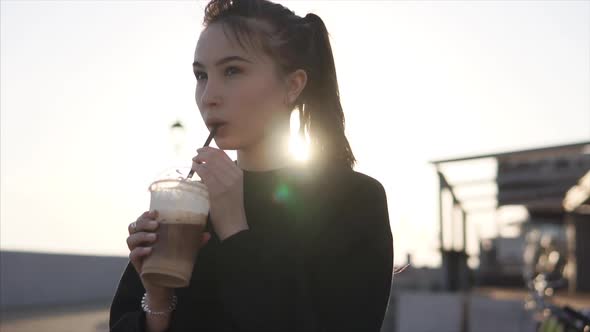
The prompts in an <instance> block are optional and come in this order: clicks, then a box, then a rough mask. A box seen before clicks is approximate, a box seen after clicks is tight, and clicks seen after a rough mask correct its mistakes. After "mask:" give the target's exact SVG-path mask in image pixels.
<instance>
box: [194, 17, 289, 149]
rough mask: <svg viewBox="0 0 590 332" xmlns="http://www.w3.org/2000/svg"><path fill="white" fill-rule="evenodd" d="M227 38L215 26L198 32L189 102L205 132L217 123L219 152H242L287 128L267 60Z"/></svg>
mask: <svg viewBox="0 0 590 332" xmlns="http://www.w3.org/2000/svg"><path fill="white" fill-rule="evenodd" d="M228 37H231V34H229V30H228V35H227V36H226V34H225V33H224V31H223V27H222V25H221V24H215V23H214V24H212V25H210V26H209V27H207V28H206V29H205V30H204V31H203V32H202V33H201V36H200V37H199V41H198V43H197V47H196V50H195V63H194V64H193V67H194V68H193V69H194V71H195V76H196V79H197V88H196V93H195V98H196V101H197V106H198V107H199V110H200V112H201V116H202V117H203V120H204V121H205V124H206V125H207V127H208V128H209V130H211V128H212V126H214V125H218V124H219V125H220V126H219V127H218V129H217V133H216V135H215V142H216V143H217V146H218V147H219V148H221V149H225V150H248V148H252V147H255V146H256V145H257V144H259V143H261V142H262V141H263V140H265V139H269V138H270V137H271V135H272V134H273V132H276V131H277V130H284V128H285V127H286V128H287V129H288V128H289V112H288V109H287V107H286V105H285V102H284V101H285V93H286V92H285V88H284V84H283V83H282V81H281V80H280V79H279V77H278V75H277V73H276V69H275V66H274V65H273V62H272V60H271V58H270V57H268V56H266V55H264V54H263V53H262V52H261V51H256V50H253V49H251V48H248V47H246V48H242V47H241V46H240V45H239V44H238V43H237V41H236V40H233V38H230V39H228Z"/></svg>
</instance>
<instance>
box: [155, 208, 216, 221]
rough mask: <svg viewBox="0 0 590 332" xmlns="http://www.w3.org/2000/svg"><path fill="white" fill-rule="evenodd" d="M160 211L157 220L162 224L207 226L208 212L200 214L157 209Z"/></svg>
mask: <svg viewBox="0 0 590 332" xmlns="http://www.w3.org/2000/svg"><path fill="white" fill-rule="evenodd" d="M155 210H158V218H157V220H158V221H159V222H160V223H162V224H185V225H188V224H194V225H205V224H206V223H207V212H208V211H207V212H206V213H198V212H193V211H182V210H168V209H155Z"/></svg>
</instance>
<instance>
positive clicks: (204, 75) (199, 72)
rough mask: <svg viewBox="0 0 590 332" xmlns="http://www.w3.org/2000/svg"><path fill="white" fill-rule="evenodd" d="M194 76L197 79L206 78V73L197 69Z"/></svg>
mask: <svg viewBox="0 0 590 332" xmlns="http://www.w3.org/2000/svg"><path fill="white" fill-rule="evenodd" d="M195 77H196V78H197V81H200V80H204V79H206V78H207V74H205V73H204V72H202V71H197V72H195Z"/></svg>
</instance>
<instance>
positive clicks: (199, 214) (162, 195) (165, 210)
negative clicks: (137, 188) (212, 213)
mask: <svg viewBox="0 0 590 332" xmlns="http://www.w3.org/2000/svg"><path fill="white" fill-rule="evenodd" d="M149 190H150V191H151V202H150V210H158V212H159V217H158V220H161V221H162V222H166V223H186V224H193V223H194V224H201V223H205V222H206V220H207V214H208V213H209V195H208V192H207V187H206V186H205V185H204V184H203V183H202V182H197V181H191V182H188V181H184V180H180V181H179V180H160V181H156V182H154V183H152V184H151V185H150V188H149Z"/></svg>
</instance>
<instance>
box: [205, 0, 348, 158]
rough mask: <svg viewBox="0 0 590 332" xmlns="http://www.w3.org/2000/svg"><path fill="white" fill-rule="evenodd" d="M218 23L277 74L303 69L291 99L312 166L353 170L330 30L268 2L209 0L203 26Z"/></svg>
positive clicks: (312, 17)
mask: <svg viewBox="0 0 590 332" xmlns="http://www.w3.org/2000/svg"><path fill="white" fill-rule="evenodd" d="M213 23H221V24H222V25H223V27H224V29H227V28H229V31H230V32H231V33H232V35H233V37H235V39H236V40H237V41H238V43H239V44H240V45H241V46H242V47H244V42H246V43H249V44H250V45H253V46H255V47H259V48H261V49H262V51H263V52H265V53H266V54H268V55H269V56H270V57H271V58H272V59H273V60H274V62H275V64H276V65H277V67H278V68H277V69H278V71H279V73H281V74H288V73H291V72H293V71H295V70H297V69H303V70H304V71H305V72H306V74H307V84H306V86H305V88H304V89H303V91H302V92H301V93H300V95H299V97H298V98H297V100H296V101H295V103H294V105H292V106H293V109H298V110H299V118H300V123H301V131H300V134H301V135H304V132H305V131H307V133H308V134H309V139H310V153H311V158H312V160H314V161H316V162H320V163H323V162H328V163H337V164H340V165H344V166H346V167H348V168H351V169H352V168H353V167H354V164H355V162H356V160H355V158H354V155H353V153H352V149H351V148H350V145H349V143H348V139H347V138H346V136H345V134H344V112H343V111H342V105H341V104H340V93H339V91H338V81H337V79H336V67H335V65H334V57H333V55H332V47H331V46H330V40H329V37H328V30H327V29H326V26H325V25H324V22H323V21H322V19H321V18H320V17H319V16H317V15H315V14H311V13H310V14H307V15H306V16H305V17H300V16H297V15H296V14H295V13H294V12H293V11H291V10H289V9H287V8H285V7H284V6H282V5H280V4H276V3H272V2H270V1H267V0H212V1H210V2H209V4H208V5H207V7H206V8H205V18H204V21H203V25H204V26H205V27H207V26H209V25H211V24H213Z"/></svg>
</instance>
